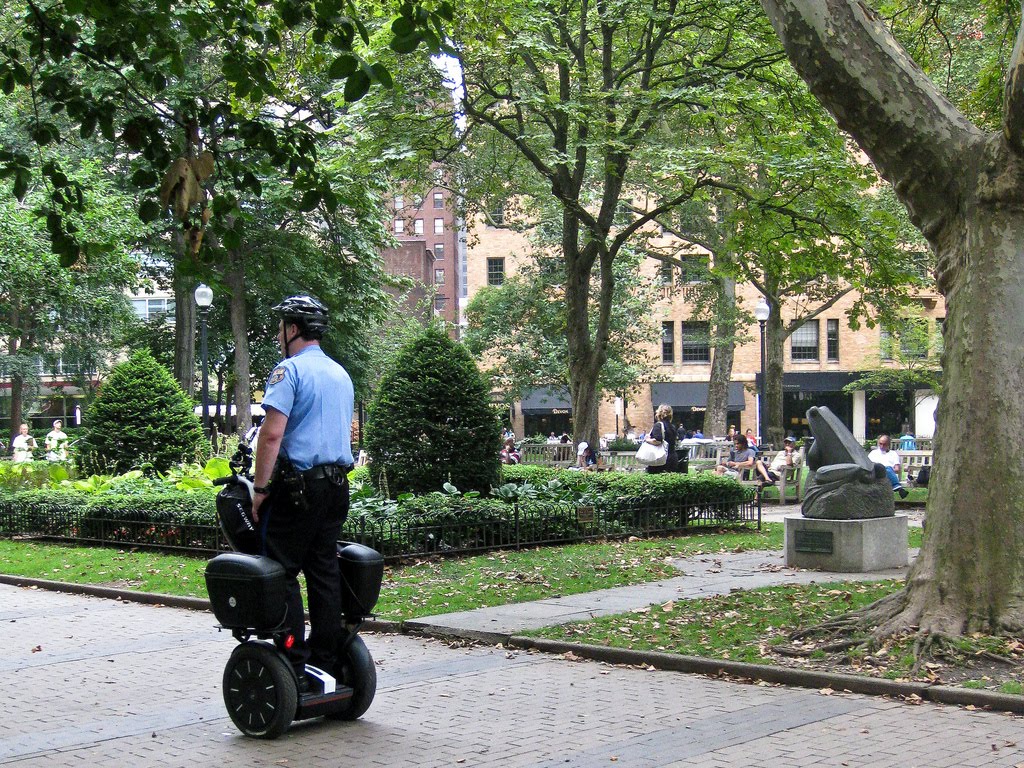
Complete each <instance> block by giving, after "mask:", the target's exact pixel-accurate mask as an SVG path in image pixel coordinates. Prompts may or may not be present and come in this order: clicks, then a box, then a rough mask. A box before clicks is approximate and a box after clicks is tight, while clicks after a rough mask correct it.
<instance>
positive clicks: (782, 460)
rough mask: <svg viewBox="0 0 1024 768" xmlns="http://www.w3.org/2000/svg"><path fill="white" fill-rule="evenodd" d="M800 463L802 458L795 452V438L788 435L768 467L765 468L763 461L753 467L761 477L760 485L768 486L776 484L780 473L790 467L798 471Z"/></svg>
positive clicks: (780, 475)
mask: <svg viewBox="0 0 1024 768" xmlns="http://www.w3.org/2000/svg"><path fill="white" fill-rule="evenodd" d="M802 463H803V457H802V456H801V455H800V451H798V450H796V438H795V437H793V436H792V435H789V436H788V437H787V438H786V440H785V442H784V443H783V450H782V451H781V452H779V453H777V454H775V458H774V459H772V463H771V465H770V466H766V465H765V462H764V461H758V462H757V464H755V466H756V467H757V474H759V475H760V476H761V477H762V483H763V484H768V485H770V484H772V483H777V482H778V481H779V478H780V477H782V473H783V472H785V471H786V470H787V469H789V468H790V467H792V468H794V469H797V470H799V469H800V465H801V464H802Z"/></svg>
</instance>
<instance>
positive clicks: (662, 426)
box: [646, 403, 679, 475]
mask: <svg viewBox="0 0 1024 768" xmlns="http://www.w3.org/2000/svg"><path fill="white" fill-rule="evenodd" d="M654 418H655V419H656V421H655V422H654V426H653V427H651V431H650V433H649V434H648V435H647V438H646V442H648V443H650V444H651V445H661V444H662V443H665V444H666V447H667V448H668V458H667V459H666V460H665V463H664V464H662V465H661V466H660V467H655V466H648V467H647V471H648V472H650V473H651V474H652V475H653V474H658V473H660V472H675V471H676V467H677V465H678V463H679V460H678V458H677V457H676V428H675V427H673V426H672V406H670V405H665V404H664V403H662V404H661V405H659V406H658V410H656V411H655V412H654Z"/></svg>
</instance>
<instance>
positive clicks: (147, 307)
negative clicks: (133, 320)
mask: <svg viewBox="0 0 1024 768" xmlns="http://www.w3.org/2000/svg"><path fill="white" fill-rule="evenodd" d="M174 306H175V305H174V299H132V309H133V310H134V311H135V316H136V317H138V318H139V319H140V320H147V321H148V320H152V319H153V318H154V317H159V316H161V315H170V320H169V322H173V318H174Z"/></svg>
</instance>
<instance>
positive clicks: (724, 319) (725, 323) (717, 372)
mask: <svg viewBox="0 0 1024 768" xmlns="http://www.w3.org/2000/svg"><path fill="white" fill-rule="evenodd" d="M718 285H719V292H718V306H719V311H718V312H716V313H715V318H714V324H715V329H714V332H713V333H714V336H713V338H712V339H711V346H712V348H713V349H714V350H715V356H714V358H713V359H712V360H711V378H710V380H709V381H708V399H707V409H706V410H705V412H704V434H705V435H724V434H726V432H727V429H728V427H727V425H726V421H727V420H728V418H729V382H730V380H731V379H732V361H733V357H734V356H735V352H736V281H735V280H733V279H732V278H730V277H721V278H718Z"/></svg>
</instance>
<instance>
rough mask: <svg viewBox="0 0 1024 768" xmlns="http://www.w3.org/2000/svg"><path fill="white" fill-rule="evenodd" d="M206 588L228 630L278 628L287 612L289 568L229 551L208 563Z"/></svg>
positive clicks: (254, 556) (267, 560)
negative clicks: (287, 573) (286, 575)
mask: <svg viewBox="0 0 1024 768" xmlns="http://www.w3.org/2000/svg"><path fill="white" fill-rule="evenodd" d="M206 591H207V592H208V593H209V595H210V604H211V606H212V608H213V614H214V616H216V617H217V621H219V622H220V623H221V625H222V626H224V627H226V628H228V629H254V630H257V631H270V630H273V629H277V628H278V627H279V626H280V625H281V623H282V622H283V621H284V614H285V596H286V592H285V571H284V567H283V566H282V565H281V564H280V563H278V562H277V561H276V560H272V559H271V558H269V557H263V556H261V555H244V554H241V553H239V552H228V553H225V554H223V555H217V557H215V558H213V559H212V560H211V561H210V562H209V563H207V565H206Z"/></svg>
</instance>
